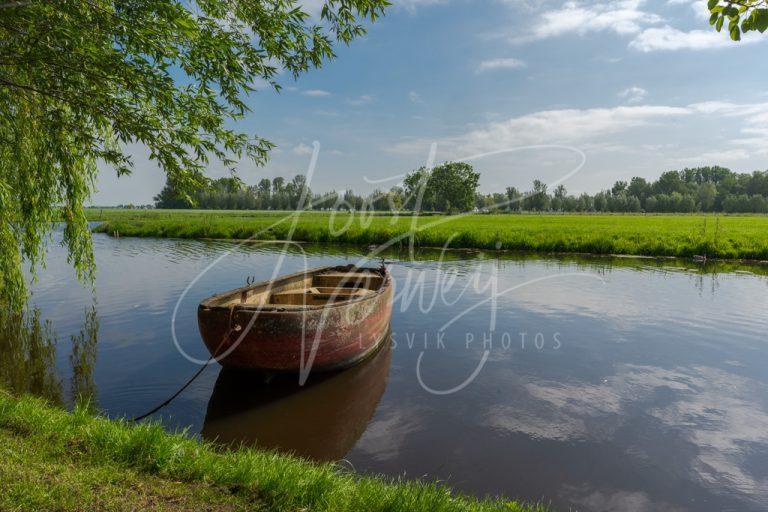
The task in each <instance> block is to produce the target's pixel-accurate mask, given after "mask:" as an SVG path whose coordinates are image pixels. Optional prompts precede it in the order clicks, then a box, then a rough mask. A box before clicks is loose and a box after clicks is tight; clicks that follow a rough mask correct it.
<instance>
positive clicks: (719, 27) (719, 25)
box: [715, 16, 725, 32]
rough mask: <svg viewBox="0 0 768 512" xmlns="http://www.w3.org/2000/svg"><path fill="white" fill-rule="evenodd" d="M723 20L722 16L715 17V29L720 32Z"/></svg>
mask: <svg viewBox="0 0 768 512" xmlns="http://www.w3.org/2000/svg"><path fill="white" fill-rule="evenodd" d="M724 20H725V18H723V17H722V16H720V17H719V18H717V23H716V24H715V30H717V31H718V32H720V30H721V29H722V28H723V21H724Z"/></svg>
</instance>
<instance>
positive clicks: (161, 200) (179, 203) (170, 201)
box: [154, 180, 192, 209]
mask: <svg viewBox="0 0 768 512" xmlns="http://www.w3.org/2000/svg"><path fill="white" fill-rule="evenodd" d="M154 201H155V208H165V209H183V208H191V207H192V201H191V200H190V198H189V196H188V195H183V194H179V193H178V192H177V191H176V189H175V188H174V186H173V183H172V182H171V181H170V180H166V182H165V186H164V187H163V190H161V191H160V193H159V194H157V195H156V196H155V197H154Z"/></svg>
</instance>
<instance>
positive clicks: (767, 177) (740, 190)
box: [155, 162, 768, 213]
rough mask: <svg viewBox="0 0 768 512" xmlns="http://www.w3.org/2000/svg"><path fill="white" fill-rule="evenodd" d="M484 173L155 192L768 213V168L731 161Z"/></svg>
mask: <svg viewBox="0 0 768 512" xmlns="http://www.w3.org/2000/svg"><path fill="white" fill-rule="evenodd" d="M479 180H480V174H479V173H478V172H475V171H474V169H473V168H472V166H471V165H470V164H467V163H460V162H448V163H445V164H443V165H440V166H438V167H435V168H434V169H431V170H429V169H427V168H424V167H422V168H419V169H416V170H414V171H412V172H411V173H409V174H408V175H406V177H405V179H404V180H403V182H402V184H401V185H398V186H394V187H392V188H390V189H389V190H380V189H377V190H374V191H373V192H372V193H370V194H367V195H362V194H356V193H355V192H354V191H352V190H345V191H342V192H336V191H330V192H325V193H322V194H316V193H313V192H312V190H311V189H310V188H309V186H308V184H307V181H306V177H305V176H303V175H301V174H299V175H296V176H295V177H294V178H293V179H292V180H290V181H286V180H285V179H284V178H282V177H277V178H274V179H273V180H269V179H267V178H263V179H262V180H260V181H259V182H258V184H256V185H253V186H248V185H246V184H243V183H242V182H241V181H239V180H238V179H237V178H220V179H218V180H214V181H213V182H211V184H210V185H209V186H206V187H204V188H201V189H199V190H197V191H196V192H194V193H193V194H192V195H191V196H190V195H188V196H182V195H180V194H178V193H177V192H176V191H175V189H174V187H173V185H172V184H171V183H170V182H169V183H167V184H166V186H165V188H164V189H163V190H162V192H161V193H160V194H159V195H158V196H157V197H155V207H156V208H203V209H243V210H294V209H297V208H300V207H301V208H303V209H314V210H349V211H360V210H373V211H401V210H405V211H423V212H446V213H459V212H466V211H473V210H475V211H481V212H496V213H499V212H522V211H533V212H626V213H631V212H638V213H639V212H649V213H693V212H724V213H768V171H755V172H753V173H751V174H749V173H736V172H733V171H731V170H730V169H727V168H724V167H718V166H713V167H697V168H686V169H683V170H679V171H667V172H664V173H662V174H661V176H660V177H659V178H658V179H657V180H655V181H649V180H646V179H645V178H641V177H634V178H632V179H631V180H629V181H617V182H616V183H614V184H613V186H612V187H611V188H610V189H606V190H602V191H600V192H598V193H596V194H588V193H583V194H580V195H574V194H569V193H568V191H567V189H566V187H565V186H564V185H562V184H560V185H558V186H556V187H554V188H553V189H551V190H550V188H549V187H548V186H547V184H545V183H544V182H543V181H541V180H534V181H533V183H532V186H531V187H530V189H528V190H520V189H517V188H516V187H511V186H510V187H507V188H506V189H505V190H504V191H500V192H493V193H489V194H482V193H479V192H478V190H477V188H478V184H479Z"/></svg>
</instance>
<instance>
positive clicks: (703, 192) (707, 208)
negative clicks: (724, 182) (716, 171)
mask: <svg viewBox="0 0 768 512" xmlns="http://www.w3.org/2000/svg"><path fill="white" fill-rule="evenodd" d="M696 195H697V200H698V202H699V208H701V211H704V212H711V211H712V210H713V208H714V207H715V200H716V199H717V186H716V185H715V184H714V183H712V182H705V183H702V184H701V185H699V188H698V190H697V194H696Z"/></svg>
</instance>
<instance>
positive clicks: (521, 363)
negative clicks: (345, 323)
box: [0, 235, 768, 511]
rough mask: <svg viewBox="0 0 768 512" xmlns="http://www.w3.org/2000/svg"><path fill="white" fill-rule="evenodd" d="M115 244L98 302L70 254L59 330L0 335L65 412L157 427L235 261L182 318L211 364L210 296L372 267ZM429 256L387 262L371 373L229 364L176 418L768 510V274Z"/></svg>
mask: <svg viewBox="0 0 768 512" xmlns="http://www.w3.org/2000/svg"><path fill="white" fill-rule="evenodd" d="M95 248H96V259H97V264H98V277H97V281H96V290H95V300H94V297H93V295H92V294H91V290H90V289H84V288H83V287H82V286H80V285H79V284H77V282H76V279H75V277H74V275H73V272H72V271H71V270H70V269H69V267H68V265H67V263H66V257H65V254H64V252H63V250H62V249H60V248H58V247H52V248H51V252H50V254H49V264H48V268H47V269H46V270H45V271H44V272H43V273H42V274H41V280H40V282H39V283H38V284H37V285H36V286H35V287H34V299H33V302H34V304H35V305H36V306H37V307H38V308H39V312H40V315H39V321H40V323H41V324H43V326H42V328H41V329H39V330H37V331H34V328H35V325H29V326H28V327H29V328H30V329H32V330H33V331H34V332H32V333H31V334H30V336H29V337H28V338H29V339H28V341H27V342H26V343H24V344H23V346H21V347H20V348H19V345H20V344H18V343H10V342H9V341H8V340H4V341H0V343H2V344H3V345H2V354H3V355H0V363H2V365H3V366H2V367H0V369H1V370H2V372H3V373H4V374H5V379H4V380H5V381H6V382H10V383H11V385H14V386H16V387H17V388H26V389H30V390H32V391H34V392H37V393H40V394H44V395H46V396H48V397H49V398H51V399H52V400H56V401H60V402H62V403H64V404H67V405H71V404H72V402H73V397H74V396H75V395H92V396H93V400H94V402H95V404H96V405H97V407H98V408H99V409H101V410H103V411H105V412H106V413H107V414H108V415H110V416H132V415H137V414H140V413H142V412H144V411H145V410H147V409H148V408H150V407H151V406H153V405H155V404H156V403H158V402H160V401H162V400H163V399H165V398H166V397H167V396H168V395H169V394H171V393H172V392H173V391H175V389H176V388H177V387H178V386H179V385H180V384H181V383H182V382H183V381H185V380H186V379H187V378H188V377H189V376H190V375H191V374H192V373H194V372H195V370H196V369H197V368H198V366H197V365H195V364H193V363H192V362H190V361H189V360H187V359H186V358H185V357H184V356H183V355H182V354H181V353H180V351H179V350H178V349H177V348H176V346H175V345H174V342H173V339H172V336H171V319H172V316H173V312H174V308H175V307H176V305H177V301H178V300H179V298H180V296H181V295H182V292H184V290H185V289H186V288H187V286H188V285H189V284H190V283H191V282H192V281H193V280H194V279H195V278H197V277H199V276H200V273H201V272H202V271H203V270H204V269H206V267H208V266H209V265H210V264H211V263H213V262H214V261H215V260H216V259H217V258H218V257H219V256H222V255H224V254H227V253H229V252H230V251H231V254H229V255H228V256H226V257H224V258H223V259H222V260H221V261H219V262H218V263H217V264H216V265H215V266H213V267H211V268H210V269H209V270H208V271H207V272H206V273H204V274H203V275H202V277H199V279H198V280H197V281H196V282H195V283H194V284H193V285H192V286H191V287H190V288H189V291H188V293H187V294H186V296H185V297H184V299H183V300H182V301H181V302H180V303H179V304H178V311H177V313H178V314H177V316H176V324H175V325H176V334H177V339H178V341H179V347H180V348H181V349H183V351H184V352H186V353H187V354H188V355H190V356H192V357H197V358H202V359H206V358H207V357H208V353H207V352H206V350H205V348H204V346H203V344H202V341H201V339H200V336H199V334H198V328H197V319H196V308H197V304H198V303H199V301H200V300H201V299H203V298H205V297H207V296H209V295H212V294H213V293H215V292H219V291H223V290H227V289H230V288H234V287H238V286H242V285H244V284H245V280H246V277H247V276H255V277H256V278H257V279H259V280H260V279H267V278H269V277H271V275H272V272H273V271H274V268H275V266H276V265H281V270H280V273H281V274H282V273H288V272H293V271H297V270H300V269H302V268H304V267H305V266H319V265H325V264H337V263H345V262H356V261H358V259H359V258H360V257H361V256H363V255H364V254H365V251H364V250H361V249H329V248H318V247H309V246H305V247H304V248H303V249H299V248H297V247H293V248H291V249H290V250H289V251H288V252H287V254H284V251H283V250H282V248H281V247H279V246H263V245H244V246H238V245H235V244H232V243H227V242H204V241H180V240H153V239H130V238H123V239H113V238H109V237H107V236H105V235H96V236H95ZM418 256H419V257H418V258H411V257H409V256H408V254H407V253H405V254H387V255H386V257H387V263H388V265H389V266H390V268H391V271H392V274H393V277H394V280H395V284H396V291H395V293H396V298H395V304H394V312H393V315H392V326H391V331H392V340H391V341H390V342H389V344H388V345H386V346H385V347H384V348H383V349H382V350H381V351H380V352H379V353H378V354H377V355H376V356H375V357H373V358H372V359H370V360H368V361H366V362H365V363H364V364H362V365H360V366H357V367H355V368H353V369H350V370H347V371H345V372H341V373H338V374H333V375H324V376H319V375H315V376H311V377H310V381H309V383H308V385H307V386H305V387H304V388H300V387H299V386H298V385H297V379H296V378H295V377H278V378H275V379H273V380H271V381H269V382H266V381H265V379H264V378H261V377H258V376H253V375H243V374H237V373H232V372H226V371H220V367H219V366H218V365H213V366H211V367H210V368H209V369H208V370H207V371H206V372H204V373H203V374H202V376H201V377H200V378H199V379H197V380H196V381H195V382H194V383H193V384H192V386H191V387H190V388H189V389H187V390H186V391H185V392H184V393H183V394H182V395H181V396H180V397H179V398H178V399H177V400H176V401H174V402H173V403H172V404H171V405H170V406H169V407H167V408H166V409H164V410H163V413H162V415H161V417H162V419H163V421H164V422H166V423H167V424H168V425H169V427H170V428H173V427H187V426H189V427H190V429H191V432H193V433H200V434H201V435H202V436H203V437H205V438H208V439H217V440H218V441H219V442H235V443H239V442H246V443H251V444H257V445H262V446H268V447H278V448H281V449H284V450H291V451H295V452H297V453H299V454H301V455H304V456H307V457H312V458H315V459H319V460H336V459H344V460H345V462H343V464H345V465H349V466H351V467H353V468H354V469H355V470H356V471H359V472H365V473H383V474H387V475H402V474H405V475H407V476H409V477H423V478H428V479H437V480H441V481H443V482H447V483H448V484H449V485H451V486H453V487H454V488H457V489H460V490H463V491H466V492H470V493H474V494H477V495H485V494H505V495H508V496H510V497H516V498H523V499H528V500H542V501H543V502H545V503H550V504H551V505H552V506H553V507H554V508H555V509H560V510H583V511H609V510H617V511H618V510H621V511H688V510H690V511H694V510H695V511H724V510H732V511H750V510H768V279H767V278H766V277H765V274H766V273H767V272H768V269H766V268H765V267H762V268H760V267H755V268H753V269H752V270H754V272H751V271H750V269H749V268H746V267H741V268H740V267H721V268H712V267H709V268H705V269H702V268H693V267H694V265H693V264H690V263H685V262H679V261H655V260H642V259H600V258H592V259H585V258H574V257H567V258H566V257H564V258H554V257H550V258H532V257H523V256H519V255H517V256H515V255H502V256H501V257H496V256H491V255H487V254H485V255H484V254H482V253H466V252H462V253H452V254H448V255H447V256H446V257H445V258H443V260H442V261H440V258H439V256H440V254H439V253H438V252H422V253H420V254H418ZM374 264H375V265H378V262H376V263H374ZM45 320H48V321H50V325H49V327H48V328H47V330H46V328H45V325H44V321H45ZM46 333H47V334H46ZM53 338H55V340H56V341H55V342H53V341H51V340H52V339H53ZM19 350H21V351H26V353H24V354H18V353H14V351H17V352H18V351H19ZM30 375H31V376H32V377H30Z"/></svg>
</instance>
